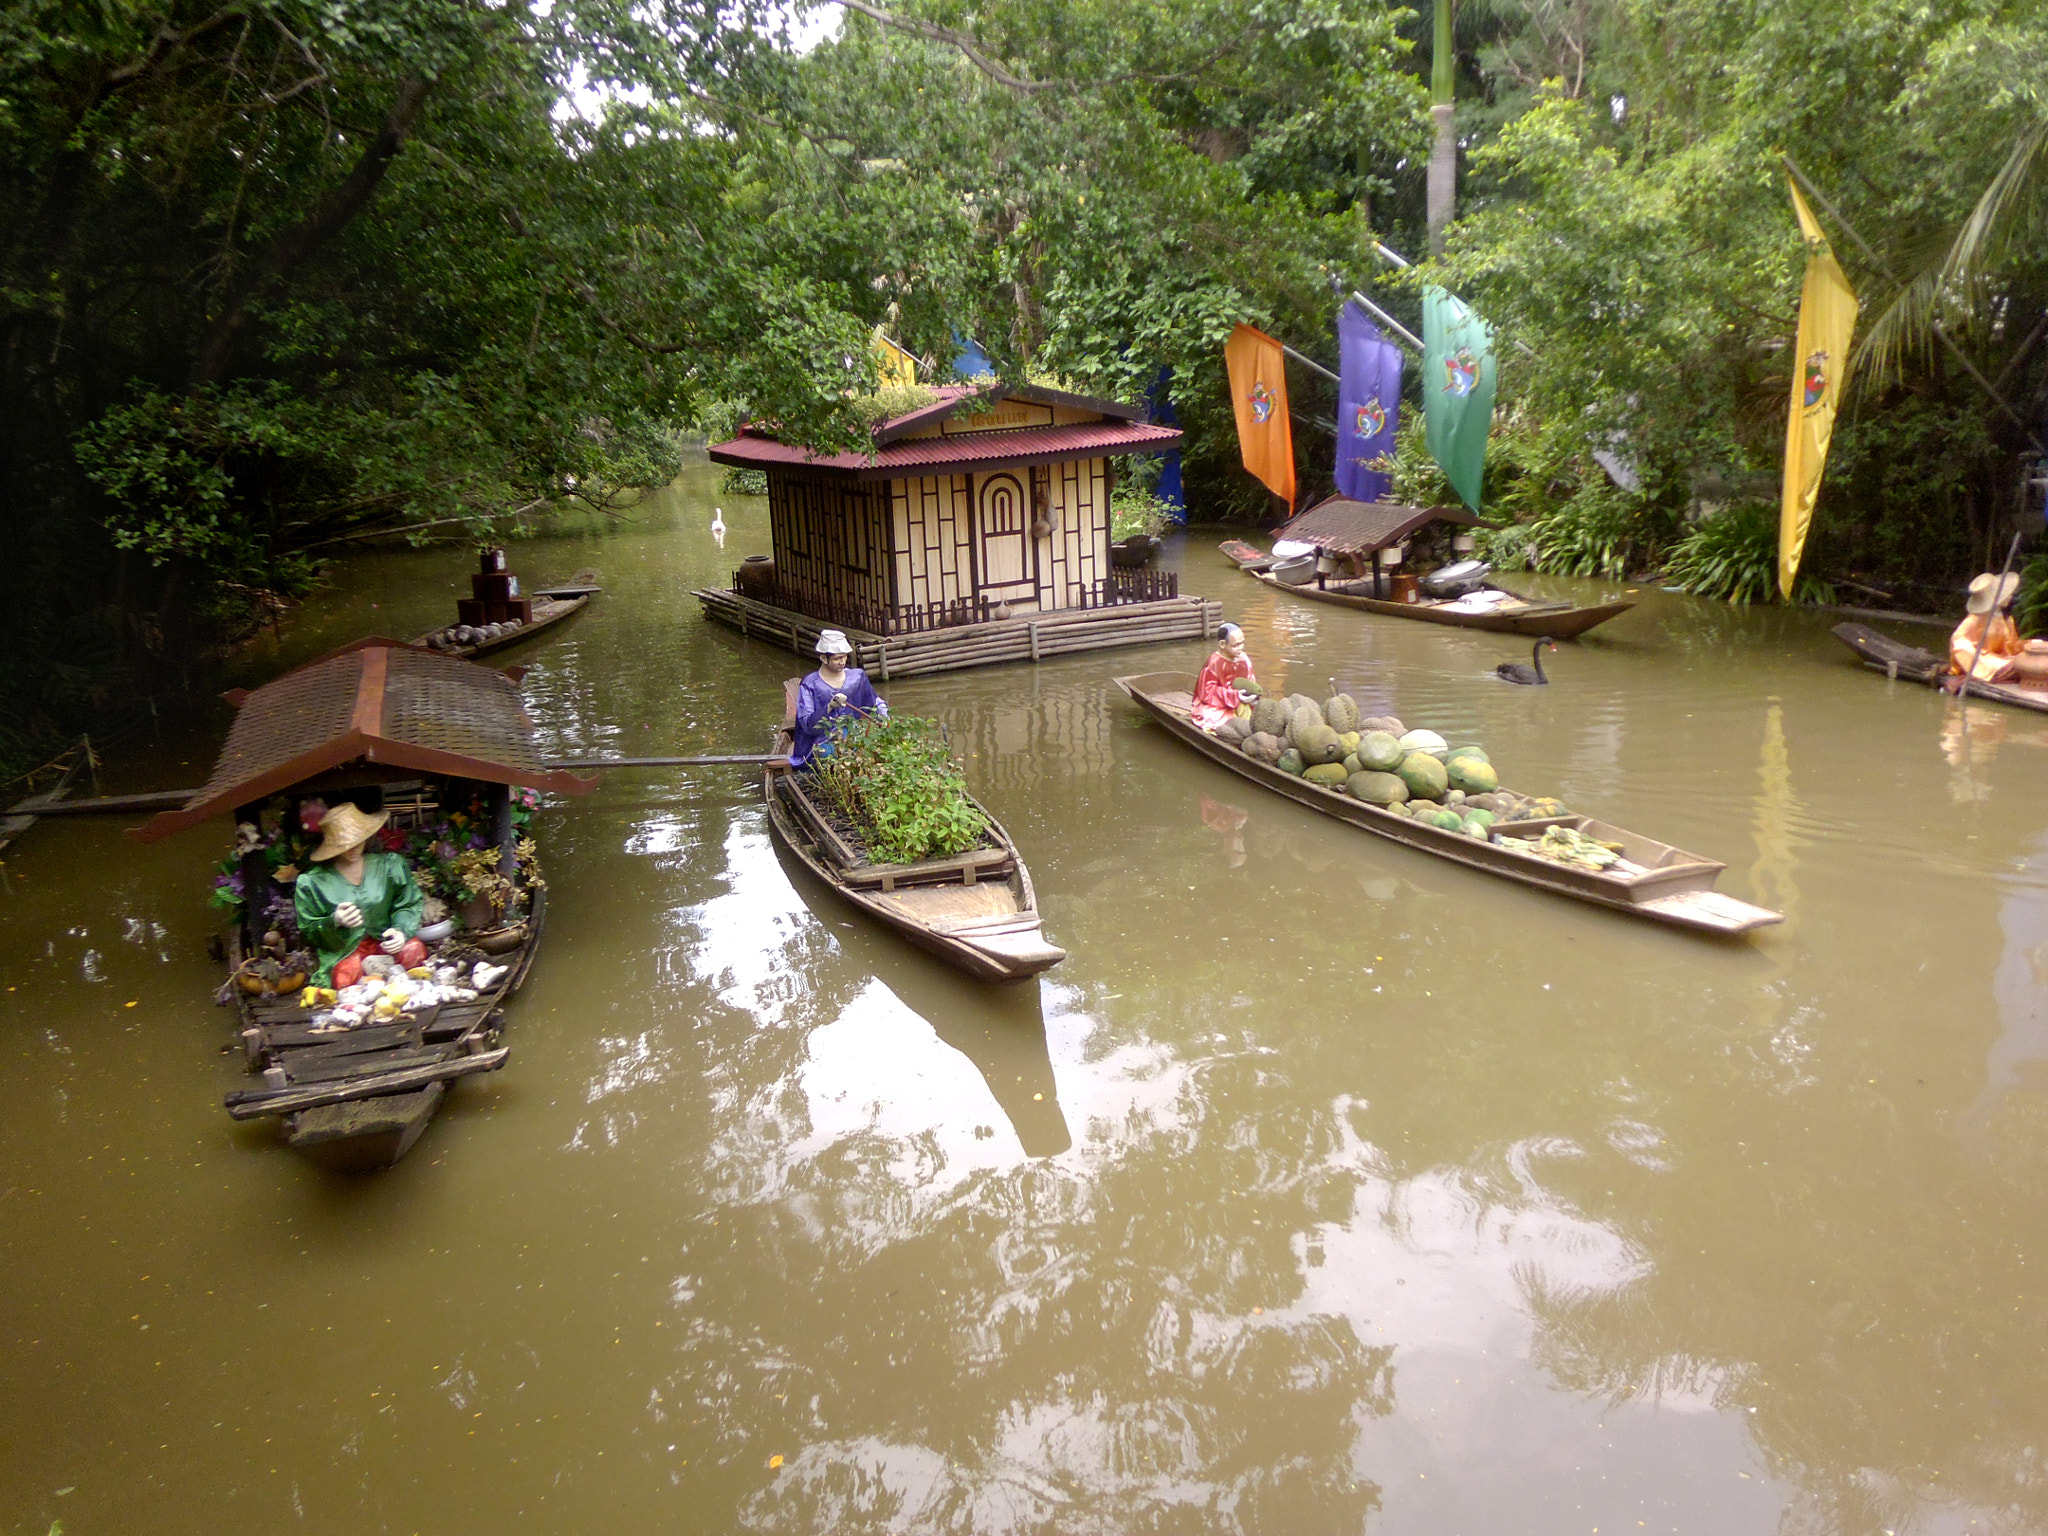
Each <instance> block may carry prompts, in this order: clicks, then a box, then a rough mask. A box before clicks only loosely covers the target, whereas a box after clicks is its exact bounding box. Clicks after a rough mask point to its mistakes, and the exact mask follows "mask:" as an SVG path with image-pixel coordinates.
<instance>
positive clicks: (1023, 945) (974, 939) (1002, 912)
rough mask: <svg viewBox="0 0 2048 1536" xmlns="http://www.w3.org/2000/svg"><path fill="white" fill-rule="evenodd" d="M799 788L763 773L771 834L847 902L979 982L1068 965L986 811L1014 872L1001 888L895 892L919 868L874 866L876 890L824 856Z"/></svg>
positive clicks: (789, 778)
mask: <svg viewBox="0 0 2048 1536" xmlns="http://www.w3.org/2000/svg"><path fill="white" fill-rule="evenodd" d="M778 749H779V750H785V751H786V750H787V743H786V741H785V742H783V743H779V744H778ZM794 781H795V773H794V771H793V770H791V769H787V768H775V767H771V768H768V769H766V770H765V771H764V772H763V774H762V778H761V798H762V803H763V805H764V806H765V807H766V808H767V812H768V825H769V828H770V830H771V831H772V832H773V833H774V835H775V837H776V840H777V841H778V842H780V843H781V845H782V846H783V848H784V849H786V850H787V851H788V853H789V854H790V856H791V857H793V858H794V859H796V860H797V862H798V863H800V864H802V865H803V867H804V868H805V869H807V870H808V871H809V872H810V873H811V874H812V875H814V876H816V877H817V878H818V879H819V880H821V881H823V882H824V883H825V884H826V885H827V886H829V887H830V888H831V890H832V893H833V894H834V895H835V896H838V897H839V898H840V899H841V900H842V901H844V902H846V903H848V904H849V905H850V906H853V907H855V908H857V909H859V910H860V911H861V912H863V913H865V914H866V915H867V916H869V917H872V918H874V919H875V920H876V921H877V922H880V923H882V924H884V925H885V926H887V927H889V928H891V929H893V930H895V931H896V932H897V933H899V934H901V935H902V936H903V937H904V938H906V939H908V940H910V942H911V943H913V944H915V945H916V946H917V947H918V948H919V949H922V950H924V951H925V952H926V953H927V954H930V955H934V956H936V957H937V958H938V959H941V960H943V961H945V962H946V963H947V964H948V965H952V966H956V967H957V968H959V969H960V970H962V971H964V972H966V973H967V974H968V975H970V976H973V977H976V978H978V979H979V980H982V981H1022V980H1024V979H1025V978H1027V977H1031V976H1036V975H1037V974H1038V973H1039V972H1040V971H1043V970H1047V969H1049V968H1050V967H1052V966H1055V965H1057V964H1059V962H1060V961H1062V960H1064V959H1066V957H1067V952H1066V951H1065V950H1064V949H1061V948H1060V947H1059V946H1058V945H1056V944H1050V943H1048V942H1047V941H1046V939H1045V935H1044V933H1043V931H1042V929H1041V927H1040V919H1039V915H1038V904H1037V900H1036V897H1035V894H1034V892H1033V890H1032V886H1031V874H1030V871H1029V870H1027V869H1026V868H1025V867H1024V861H1023V859H1022V858H1020V857H1018V855H1017V849H1016V845H1015V844H1014V843H1012V842H1011V841H1010V835H1009V833H1008V832H1006V831H1004V830H1003V827H1002V824H1001V823H999V822H998V821H997V820H996V819H995V818H994V817H993V816H988V810H987V808H986V807H981V811H982V814H983V815H984V816H988V823H989V826H990V827H992V828H993V829H994V830H995V835H996V838H997V840H998V842H999V843H1000V844H1001V846H1002V849H1003V850H1004V851H1005V852H1006V853H1007V854H1008V855H1009V860H1008V862H1009V864H1010V866H1011V867H1010V869H1009V870H1007V871H1006V872H1005V874H1004V876H1003V877H1002V879H1001V880H1000V881H996V880H990V881H983V882H980V889H979V891H978V892H977V891H976V887H975V885H973V884H971V883H965V882H953V883H950V884H946V885H916V884H908V883H906V884H904V885H902V886H900V887H897V886H895V882H894V877H893V876H890V875H888V873H887V872H888V871H890V870H903V871H910V870H915V869H916V868H917V867H918V866H914V865H893V866H892V865H874V866H866V867H865V868H864V870H863V880H864V881H866V882H872V883H871V884H862V885H856V884H854V883H852V882H851V881H850V880H849V878H848V873H847V871H846V870H845V869H843V868H841V867H839V866H838V864H837V863H836V862H835V861H834V860H833V859H832V858H831V857H830V856H828V855H827V854H825V853H824V852H823V851H822V850H821V848H820V845H819V839H818V838H817V837H816V836H815V835H814V834H813V832H812V831H811V829H810V828H809V827H807V826H806V825H805V824H804V821H805V818H804V817H802V816H801V815H799V814H798V813H797V811H795V810H794V809H792V804H791V802H790V801H789V800H788V799H787V798H786V797H787V796H789V795H790V794H792V793H794V794H797V795H801V794H802V793H803V791H802V789H801V787H800V786H798V785H797V784H796V783H795V782H794ZM977 805H979V802H977ZM884 879H887V880H888V881H889V882H890V884H891V886H892V887H894V888H892V889H883V888H882V886H881V884H880V883H879V882H881V881H882V880H884Z"/></svg>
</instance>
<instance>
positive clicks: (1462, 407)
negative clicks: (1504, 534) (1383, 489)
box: [1422, 284, 1493, 512]
mask: <svg viewBox="0 0 2048 1536" xmlns="http://www.w3.org/2000/svg"><path fill="white" fill-rule="evenodd" d="M1422 409H1423V419H1424V421H1425V423H1426V425H1427V429H1428V430H1427V431H1426V433H1425V434H1424V435H1425V437H1426V438H1427V439H1428V442H1429V454H1430V457H1431V458H1433V459H1435V460H1436V461H1437V463H1438V464H1439V465H1441V466H1442V468H1443V472H1444V475H1445V477H1446V478H1447V479H1448V480H1449V481H1450V482H1451V488H1452V489H1453V490H1455V491H1456V492H1457V493H1458V495H1459V497H1460V498H1461V499H1462V500H1463V501H1464V503H1465V505H1466V506H1468V507H1470V508H1471V509H1472V510H1473V511H1474V512H1477V511H1478V510H1479V492H1480V489H1481V487H1482V486H1484V484H1485V483H1486V434H1487V433H1488V432H1489V431H1491V430H1492V428H1493V327H1492V326H1490V325H1488V324H1487V323H1486V322H1485V321H1484V320H1482V319H1480V318H1479V317H1478V316H1477V315H1475V314H1473V313H1472V311H1471V310H1469V309H1467V308H1466V307H1465V305H1464V304H1463V302H1461V301H1460V300H1458V299H1455V298H1453V297H1451V295H1450V294H1448V293H1446V292H1445V291H1444V290H1443V289H1441V288H1439V287H1437V286H1435V285H1434V284H1431V285H1430V286H1429V287H1427V288H1425V289H1423V290H1422Z"/></svg>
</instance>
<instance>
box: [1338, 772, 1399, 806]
mask: <svg viewBox="0 0 2048 1536" xmlns="http://www.w3.org/2000/svg"><path fill="white" fill-rule="evenodd" d="M1344 787H1345V788H1346V789H1348V790H1350V791H1351V793H1352V794H1353V795H1355V796H1356V797H1357V798H1358V799H1360V800H1364V801H1366V802H1367V803H1368V804H1371V805H1379V806H1385V807H1386V808H1387V809H1389V810H1394V809H1398V808H1399V806H1400V804H1401V802H1402V801H1403V800H1406V799H1407V798H1408V786H1407V785H1406V784H1404V783H1402V782H1401V778H1400V775H1399V774H1393V773H1354V774H1353V775H1352V776H1351V777H1350V778H1349V779H1347V780H1346V781H1345V784H1344Z"/></svg>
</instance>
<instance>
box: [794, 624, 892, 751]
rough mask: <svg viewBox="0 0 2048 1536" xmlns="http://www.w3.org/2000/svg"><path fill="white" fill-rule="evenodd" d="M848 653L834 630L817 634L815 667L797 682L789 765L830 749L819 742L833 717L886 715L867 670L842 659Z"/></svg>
mask: <svg viewBox="0 0 2048 1536" xmlns="http://www.w3.org/2000/svg"><path fill="white" fill-rule="evenodd" d="M852 654H853V647H852V646H851V645H849V644H847V641H846V636H844V635H842V634H841V633H840V632H839V631H838V630H836V629H828V630H826V631H825V632H824V633H823V634H821V635H819V636H818V670H817V671H815V672H813V673H812V674H811V675H810V676H809V677H807V678H805V679H804V680H803V681H802V682H801V683H799V684H798V685H797V690H796V730H795V732H794V733H793V734H794V736H795V738H796V740H795V744H794V745H793V746H792V747H791V748H790V751H789V762H790V766H791V767H793V768H801V767H803V766H804V764H806V763H808V762H809V761H810V760H811V754H812V753H814V752H817V753H824V754H829V753H830V752H831V750H832V744H831V743H830V742H829V741H827V742H824V743H823V744H822V745H821V744H820V739H821V738H822V737H825V736H827V735H830V734H831V732H832V729H833V726H832V722H833V721H834V720H848V719H853V718H855V717H857V716H860V715H875V716H877V717H879V718H881V719H883V720H886V719H888V718H889V706H888V705H887V704H885V703H883V702H882V698H881V696H880V695H879V694H877V693H876V692H875V685H874V684H873V683H871V682H869V681H868V675H867V673H865V672H863V671H861V669H860V668H859V667H849V666H848V665H847V664H846V658H847V657H849V656H851V655H852Z"/></svg>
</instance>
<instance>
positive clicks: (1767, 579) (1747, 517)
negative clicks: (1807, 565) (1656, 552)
mask: <svg viewBox="0 0 2048 1536" xmlns="http://www.w3.org/2000/svg"><path fill="white" fill-rule="evenodd" d="M1664 574H1665V577H1666V578H1667V579H1668V580H1669V581H1670V582H1671V583H1672V584H1673V585H1674V586H1680V587H1683V588H1685V590H1686V591H1688V592H1691V593H1693V594H1694V595H1695V596H1698V597H1717V598H1720V599H1721V600H1722V601H1724V602H1730V603H1760V602H1769V601H1770V600H1771V599H1773V598H1774V597H1775V596H1776V595H1777V591H1778V509H1777V508H1776V507H1773V506H1767V505H1765V504H1764V503H1762V502H1748V503H1745V504H1743V505H1740V506H1734V507H1728V508H1725V509H1724V510H1722V511H1720V512H1717V513H1715V514H1714V515H1713V516H1711V517H1708V518H1704V519H1702V520H1701V521H1700V522H1699V523H1697V524H1696V525H1694V527H1693V528H1692V530H1691V531H1690V532H1688V533H1687V534H1686V535H1685V536H1684V537H1683V538H1681V539H1679V540H1678V541H1677V542H1676V543H1675V544H1673V545H1672V546H1671V551H1670V554H1669V556H1668V557H1667V558H1666V560H1665V563H1664ZM1792 590H1793V600H1794V601H1795V602H1805V603H1832V602H1833V601H1834V600H1835V595H1834V589H1833V588H1831V587H1830V586H1828V584H1827V583H1826V582H1824V581H1821V580H1820V579H1819V578H1818V577H1816V576H1814V575H1813V574H1812V573H1811V572H1810V571H1808V570H1806V569H1804V568H1803V567H1802V569H1801V570H1800V572H1799V575H1798V577H1797V578H1796V579H1795V580H1794V582H1793V584H1792Z"/></svg>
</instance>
